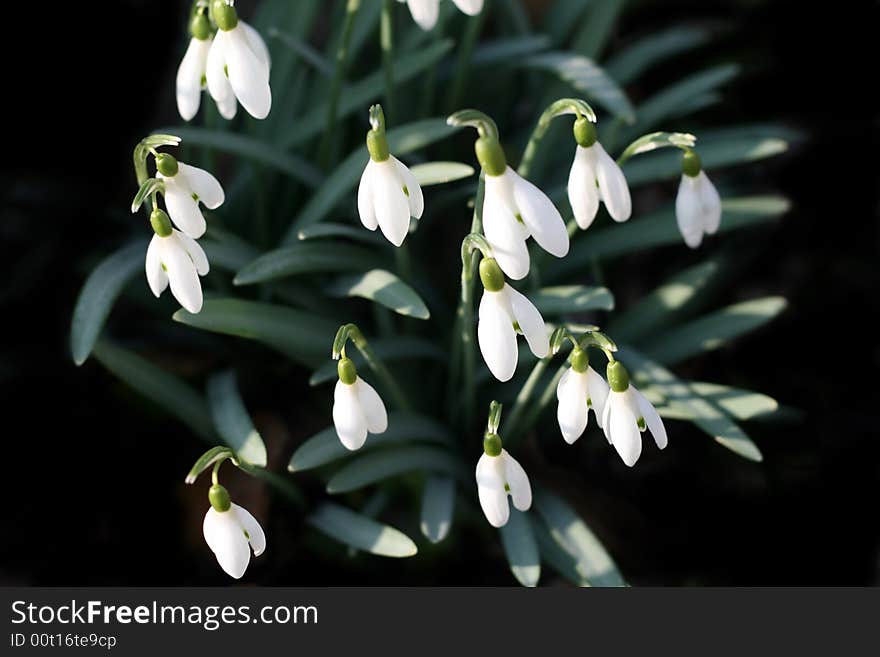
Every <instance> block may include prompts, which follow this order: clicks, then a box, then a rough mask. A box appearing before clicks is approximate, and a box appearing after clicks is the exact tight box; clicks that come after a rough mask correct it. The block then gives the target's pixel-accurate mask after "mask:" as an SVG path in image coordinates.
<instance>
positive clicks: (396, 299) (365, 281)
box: [328, 269, 431, 319]
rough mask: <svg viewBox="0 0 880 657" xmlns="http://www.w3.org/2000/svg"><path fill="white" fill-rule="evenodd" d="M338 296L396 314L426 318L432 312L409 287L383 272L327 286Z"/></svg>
mask: <svg viewBox="0 0 880 657" xmlns="http://www.w3.org/2000/svg"><path fill="white" fill-rule="evenodd" d="M328 293H329V294H330V295H331V296H337V297H360V298H362V299H367V300H369V301H374V302H375V303H378V304H379V305H380V306H385V307H386V308H388V309H390V310H393V311H394V312H396V313H397V314H398V315H403V316H405V317H415V318H417V319H428V318H429V317H431V313H430V311H429V310H428V307H427V306H426V305H425V302H424V301H422V299H421V297H420V296H419V295H418V294H417V293H416V291H415V290H413V289H412V288H411V287H410V286H409V285H407V284H406V283H404V282H403V281H402V280H400V279H399V278H397V276H395V275H394V274H392V273H391V272H389V271H385V270H384V269H371V270H370V271H368V272H366V273H364V274H356V275H354V276H344V277H342V278H340V279H339V280H337V281H336V282H335V283H333V284H331V285H330V286H329V287H328Z"/></svg>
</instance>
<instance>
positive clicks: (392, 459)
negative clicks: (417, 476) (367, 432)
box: [327, 438, 464, 494]
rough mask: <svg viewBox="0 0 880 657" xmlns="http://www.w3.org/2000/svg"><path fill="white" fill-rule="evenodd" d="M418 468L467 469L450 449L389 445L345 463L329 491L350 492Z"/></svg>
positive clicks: (453, 472) (456, 472) (453, 471)
mask: <svg viewBox="0 0 880 657" xmlns="http://www.w3.org/2000/svg"><path fill="white" fill-rule="evenodd" d="M367 440H368V441H369V440H370V439H369V438H367ZM418 470H426V471H428V472H442V473H444V474H451V475H458V476H462V475H463V472H464V470H463V467H462V464H461V462H460V461H459V460H458V459H457V458H456V457H455V456H454V455H453V454H452V452H450V451H449V450H448V449H443V448H440V447H427V446H416V445H409V446H402V447H389V448H387V449H382V450H378V451H372V452H367V453H366V454H364V455H363V456H358V457H356V458H355V459H353V460H352V461H350V462H349V463H347V464H346V465H343V466H342V467H341V468H340V469H339V470H338V471H337V472H336V474H334V475H333V476H332V477H331V478H330V481H328V482H327V492H328V493H332V494H339V493H348V492H350V491H353V490H358V489H359V488H363V487H364V486H369V485H370V484H375V483H377V482H380V481H384V480H385V479H388V478H389V477H395V476H397V475H401V474H404V473H407V472H415V471H418Z"/></svg>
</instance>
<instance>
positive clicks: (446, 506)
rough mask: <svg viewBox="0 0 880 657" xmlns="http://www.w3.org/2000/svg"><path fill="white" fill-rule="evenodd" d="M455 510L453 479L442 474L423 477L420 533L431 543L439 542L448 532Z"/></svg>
mask: <svg viewBox="0 0 880 657" xmlns="http://www.w3.org/2000/svg"><path fill="white" fill-rule="evenodd" d="M454 510H455V479H453V478H452V477H446V476H443V475H429V476H427V477H425V487H424V490H423V491H422V519H421V523H420V524H419V526H420V528H421V530H422V534H423V535H424V536H425V538H427V539H428V540H429V541H431V542H432V543H439V542H440V541H442V540H443V539H444V538H446V536H447V535H448V534H449V530H450V528H451V527H452V514H453V511H454Z"/></svg>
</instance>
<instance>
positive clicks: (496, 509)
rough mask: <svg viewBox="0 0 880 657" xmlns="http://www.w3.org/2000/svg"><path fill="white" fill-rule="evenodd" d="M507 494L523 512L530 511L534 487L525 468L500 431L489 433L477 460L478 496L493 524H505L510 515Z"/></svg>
mask: <svg viewBox="0 0 880 657" xmlns="http://www.w3.org/2000/svg"><path fill="white" fill-rule="evenodd" d="M508 494H509V495H510V497H511V498H513V506H515V507H516V508H517V509H519V510H520V511H528V510H529V507H531V506H532V486H531V484H529V477H528V475H526V471H525V470H523V467H522V466H521V465H520V464H519V462H517V460H516V459H515V458H513V457H512V456H511V455H510V454H509V453H508V452H507V450H506V449H504V448H503V447H502V446H501V438H499V437H498V435H497V434H494V433H487V434H486V437H485V438H484V439H483V455H482V456H480V460H479V461H477V495H478V497H479V498H480V506H481V507H483V513H484V514H485V515H486V520H488V521H489V524H490V525H492V526H493V527H503V526H504V525H506V524H507V521H508V519H509V518H510V507H509V506H508V502H507V496H508Z"/></svg>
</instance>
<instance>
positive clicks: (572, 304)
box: [528, 285, 614, 317]
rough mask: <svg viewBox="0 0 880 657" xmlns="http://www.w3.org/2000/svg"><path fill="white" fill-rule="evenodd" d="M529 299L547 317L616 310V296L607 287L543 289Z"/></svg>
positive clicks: (582, 286)
mask: <svg viewBox="0 0 880 657" xmlns="http://www.w3.org/2000/svg"><path fill="white" fill-rule="evenodd" d="M528 297H529V299H530V300H531V301H532V303H533V304H535V307H536V308H537V309H538V310H539V311H540V312H541V314H542V315H543V316H545V317H547V316H553V315H565V314H571V313H579V312H584V311H587V310H613V309H614V295H613V294H611V290H609V289H608V288H606V287H590V286H587V285H560V286H557V287H545V288H541V289H540V290H538V291H537V292H533V293H531V294H529V295H528Z"/></svg>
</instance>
